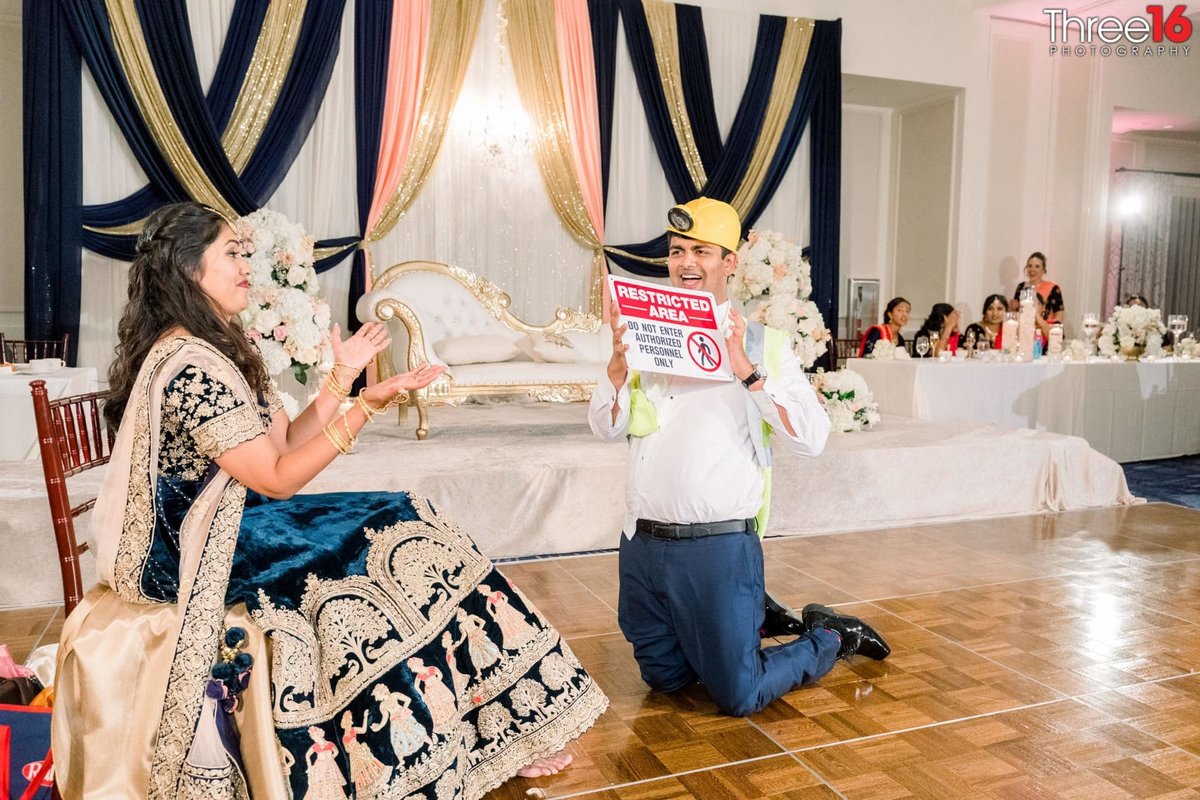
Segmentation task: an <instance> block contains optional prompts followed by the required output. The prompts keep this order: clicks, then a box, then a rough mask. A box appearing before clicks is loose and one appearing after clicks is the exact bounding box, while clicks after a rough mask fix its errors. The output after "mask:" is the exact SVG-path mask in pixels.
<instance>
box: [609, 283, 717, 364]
mask: <svg viewBox="0 0 1200 800" xmlns="http://www.w3.org/2000/svg"><path fill="white" fill-rule="evenodd" d="M608 285H609V289H610V291H611V292H612V298H613V302H614V303H615V308H616V310H617V311H618V312H619V313H620V315H621V322H622V323H623V324H625V325H628V326H629V331H628V332H627V333H626V334H625V337H624V339H623V340H622V341H624V342H625V343H626V344H628V345H629V352H628V353H626V354H625V357H626V359H627V360H628V362H629V367H630V369H636V370H640V371H642V372H663V373H666V374H668V375H681V376H684V377H688V378H707V379H709V380H715V381H730V380H733V373H732V372H731V371H730V369H729V357H728V355H726V353H725V337H724V336H723V335H722V334H721V331H720V330H719V328H718V326H717V317H716V308H717V304H716V301H715V300H714V299H713V296H712V294H711V293H709V292H697V291H693V290H691V289H676V288H674V287H671V286H660V285H658V284H656V283H646V282H645V281H635V280H631V279H630V278H619V277H617V276H615V275H610V276H608Z"/></svg>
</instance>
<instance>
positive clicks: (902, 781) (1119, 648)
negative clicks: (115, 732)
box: [0, 504, 1200, 800]
mask: <svg viewBox="0 0 1200 800" xmlns="http://www.w3.org/2000/svg"><path fill="white" fill-rule="evenodd" d="M1198 532H1200V511H1194V510H1191V509H1185V508H1181V507H1178V506H1173V505H1165V504H1150V505H1139V506H1129V507H1121V508H1110V509H1102V510H1093V511H1073V512H1064V513H1058V514H1040V515H1029V516H1022V517H1012V518H1007V519H1005V520H1003V521H1002V522H1001V523H997V522H995V521H988V522H984V521H975V522H959V523H953V524H942V525H927V526H912V527H905V528H888V529H882V530H874V531H862V532H852V533H842V534H836V535H814V536H807V537H796V538H791V539H775V540H769V541H768V542H767V543H766V553H767V580H768V584H769V585H770V586H771V587H772V588H773V589H774V590H775V591H776V592H778V593H779V594H781V595H782V597H783V598H784V599H786V600H787V601H788V602H790V603H793V604H795V605H802V604H804V603H806V602H811V601H822V602H826V603H831V604H836V605H838V606H839V607H840V608H842V609H845V610H847V611H850V612H852V613H855V614H859V615H861V616H863V617H865V618H867V619H868V620H870V621H871V622H872V624H874V625H875V626H876V627H878V629H879V630H880V631H881V632H882V633H883V634H884V635H885V636H886V637H887V639H888V641H889V642H890V643H891V646H892V656H891V658H889V659H887V660H886V661H883V662H875V661H870V660H867V659H863V658H857V659H855V660H854V661H852V662H851V663H844V662H842V663H839V664H838V665H837V666H836V667H835V668H834V670H833V672H831V673H830V674H829V675H827V676H826V677H825V678H824V679H822V680H821V681H819V682H818V683H816V684H814V685H811V686H806V687H803V688H800V689H797V690H795V691H793V692H791V693H790V694H787V695H785V696H784V697H782V698H780V699H779V700H777V701H776V702H774V703H772V704H771V705H770V706H768V707H767V708H766V709H765V710H763V711H762V712H760V713H758V714H755V715H753V716H751V717H749V718H746V719H733V718H729V717H723V716H720V715H718V714H717V713H716V709H715V708H714V706H713V704H712V702H711V701H710V700H709V699H708V696H707V695H706V694H705V691H704V690H703V689H702V688H700V687H698V686H693V687H690V688H688V689H685V690H684V691H682V692H680V693H678V694H675V695H670V696H661V695H652V694H650V693H649V692H648V691H647V689H646V687H645V686H644V685H643V684H642V682H641V680H640V679H639V678H638V672H637V667H636V665H635V663H634V661H633V655H632V651H631V649H630V646H629V645H628V644H627V643H626V642H625V640H624V639H623V638H622V636H621V634H620V632H619V631H618V629H617V621H616V612H615V610H614V609H615V608H616V602H617V570H616V556H615V555H611V554H604V555H599V556H584V557H573V558H555V559H545V560H540V561H526V562H520V563H515V564H509V565H506V566H505V567H504V568H503V569H504V571H505V572H506V573H507V574H508V575H509V576H510V577H511V578H512V579H513V580H514V581H516V582H517V583H518V585H519V586H520V587H521V589H522V590H523V591H524V592H525V593H526V595H527V596H529V597H530V598H531V599H532V600H533V601H534V602H535V603H536V604H537V605H538V606H539V607H540V608H541V609H542V611H543V612H544V613H545V615H546V616H547V617H548V618H549V619H550V620H551V622H553V623H554V624H555V625H557V626H558V627H559V629H560V630H561V631H562V633H563V634H564V636H565V637H566V638H567V639H568V641H569V642H570V645H571V647H572V648H574V650H575V652H576V653H577V654H578V655H579V657H580V659H581V660H582V661H583V663H584V666H586V667H587V668H588V670H590V671H591V673H592V675H593V676H594V677H595V678H596V680H597V682H598V683H599V684H600V686H601V687H603V689H604V690H605V691H606V692H607V693H608V695H609V697H610V698H611V699H612V706H611V709H610V710H609V711H608V712H607V713H606V714H605V715H604V716H603V717H602V718H601V719H600V721H599V723H598V724H597V725H596V727H594V728H593V729H592V730H590V731H588V732H587V733H586V734H585V735H584V736H583V737H582V738H581V739H579V740H578V741H576V742H575V743H574V744H573V745H572V746H571V752H572V753H573V754H574V757H575V762H574V764H573V765H572V766H571V767H570V768H569V769H568V770H566V771H565V772H563V773H562V774H560V775H557V776H553V777H548V778H538V779H531V780H520V779H518V780H514V781H510V782H509V783H508V784H506V785H505V786H503V787H501V788H500V789H499V790H497V791H495V792H493V793H492V795H490V797H491V798H497V799H498V798H510V799H511V800H518V798H525V797H527V794H526V793H527V792H528V791H529V790H531V789H537V790H539V792H540V794H537V793H535V794H536V796H541V797H554V798H561V797H590V798H604V799H605V800H616V799H617V798H622V799H629V800H632V799H634V798H639V799H640V798H646V799H647V800H649V799H651V798H653V799H654V800H663V799H665V798H698V799H699V800H714V799H715V798H735V799H736V798H838V797H844V798H938V799H939V800H940V799H942V798H1029V797H1038V798H1047V797H1063V798H1118V797H1119V798H1150V797H1155V798H1177V797H1178V798H1181V797H1195V796H1196V792H1197V791H1198V790H1200V537H1198V536H1197V533H1198ZM61 624H62V619H61V609H59V608H53V607H48V608H41V609H23V610H19V611H7V612H0V642H7V643H8V644H9V645H10V646H12V647H13V649H14V655H15V656H16V658H17V659H18V660H22V659H23V658H24V657H25V655H26V653H27V652H28V651H29V650H30V649H31V648H33V647H34V646H35V645H37V644H38V643H39V642H43V643H45V642H51V641H54V640H55V639H56V637H57V635H58V630H59V628H60V627H61Z"/></svg>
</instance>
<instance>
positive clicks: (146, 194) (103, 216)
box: [83, 0, 271, 261]
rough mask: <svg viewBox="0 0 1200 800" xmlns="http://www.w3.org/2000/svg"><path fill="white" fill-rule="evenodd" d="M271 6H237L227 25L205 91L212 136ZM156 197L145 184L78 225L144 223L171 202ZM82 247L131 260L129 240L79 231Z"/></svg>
mask: <svg viewBox="0 0 1200 800" xmlns="http://www.w3.org/2000/svg"><path fill="white" fill-rule="evenodd" d="M270 2H271V0H237V3H236V4H235V5H234V7H233V14H232V16H231V17H230V20H229V31H228V33H227V34H226V36H225V44H224V45H223V46H222V48H221V59H220V61H218V62H217V69H216V72H215V73H214V75H213V80H212V83H211V84H210V85H209V88H208V97H207V98H206V99H207V102H208V109H209V113H210V114H211V115H212V120H213V125H214V127H216V129H217V130H221V131H223V130H225V126H226V125H227V124H228V123H229V118H230V117H231V116H232V115H233V109H234V106H235V104H236V103H237V97H238V92H239V90H240V89H241V86H242V81H243V79H244V77H245V75H246V70H247V69H248V68H249V66H250V59H251V57H252V56H253V55H254V45H255V43H256V42H257V40H258V32H259V31H260V30H261V29H262V23H263V19H264V18H265V17H266V14H267V8H268V7H269V6H270ZM178 199H182V198H168V197H166V196H164V195H163V194H162V192H160V191H159V190H158V189H157V188H156V187H155V186H154V184H153V183H148V184H146V185H145V186H143V187H142V188H141V189H139V190H137V191H136V192H134V193H133V194H131V195H129V196H128V197H124V198H122V199H120V200H114V201H112V202H109V203H99V204H96V205H90V206H84V207H83V224H84V225H87V226H90V227H94V228H112V227H117V226H120V225H128V224H130V223H133V222H136V221H137V220H139V219H144V218H145V217H146V216H147V215H148V214H149V213H150V212H151V211H153V210H154V209H156V208H158V207H159V206H161V205H164V204H166V203H168V202H171V201H172V200H178ZM83 245H84V247H86V248H88V249H89V250H91V251H93V252H96V253H99V254H101V255H104V256H108V257H109V258H120V259H123V260H126V261H128V260H129V259H131V258H132V257H133V241H132V237H122V236H109V235H106V234H102V233H97V232H95V231H84V234H83Z"/></svg>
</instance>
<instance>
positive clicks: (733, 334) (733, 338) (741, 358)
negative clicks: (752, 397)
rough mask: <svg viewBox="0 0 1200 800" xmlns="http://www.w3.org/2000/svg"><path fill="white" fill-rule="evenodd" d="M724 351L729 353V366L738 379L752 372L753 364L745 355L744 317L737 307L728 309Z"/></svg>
mask: <svg viewBox="0 0 1200 800" xmlns="http://www.w3.org/2000/svg"><path fill="white" fill-rule="evenodd" d="M725 351H726V352H727V353H729V368H730V369H731V370H733V374H734V377H736V378H737V379H738V380H739V381H740V380H742V379H743V378H746V377H749V375H750V373H751V372H754V364H752V363H751V362H750V357H749V356H747V355H746V318H745V317H743V316H742V315H741V314H739V313H738V311H737V309H735V308H730V309H729V333H727V334H725Z"/></svg>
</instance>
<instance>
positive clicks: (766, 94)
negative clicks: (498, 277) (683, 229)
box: [608, 3, 787, 277]
mask: <svg viewBox="0 0 1200 800" xmlns="http://www.w3.org/2000/svg"><path fill="white" fill-rule="evenodd" d="M638 15H640V17H641V24H637V22H636V21H635V22H634V23H633V24H632V25H630V24H628V23H627V25H626V36H627V37H628V35H629V31H630V29H631V28H632V30H634V32H635V33H634V35H638V36H640V35H641V33H640V32H639V31H642V30H644V31H645V41H644V42H642V43H641V44H640V45H639V47H648V48H650V53H649V57H648V58H643V59H640V61H639V60H635V61H634V72H635V77H637V78H638V89H639V92H640V94H641V97H642V105H643V107H645V108H646V119H647V122H648V124H649V125H650V131H651V136H652V138H653V139H654V141H655V149H656V150H657V151H658V152H659V153H660V154H661V153H662V152H663V150H667V149H669V150H670V151H671V152H672V153H673V154H674V156H677V157H678V161H679V163H680V164H682V163H683V155H682V153H680V151H679V144H678V140H677V139H676V137H675V131H674V128H673V127H672V125H671V122H670V116H669V112H668V110H667V107H666V100H665V98H664V97H663V94H662V90H661V80H660V79H659V75H658V63H657V61H656V60H655V59H654V58H653V42H651V41H650V40H649V29H648V28H646V27H645V16H644V11H643V10H642V6H641V4H640V3H639V4H636V5H634V6H633V10H632V12H630V11H629V10H628V9H626V8H622V18H623V19H625V20H630V19H631V18H633V17H635V16H638ZM689 24H691V25H695V24H698V23H695V21H692V22H691V23H689ZM786 25H787V22H786V20H785V19H784V18H783V17H776V16H770V15H763V16H761V17H760V18H759V25H758V38H757V41H756V42H755V46H754V60H753V63H752V65H751V69H750V75H749V77H748V78H747V81H746V88H745V90H744V91H743V92H742V100H741V102H740V103H739V104H738V110H737V114H736V115H735V116H734V120H733V125H732V126H731V127H730V131H729V136H728V137H727V139H726V141H725V143H724V145H723V146H722V147H721V149H720V153H719V155H718V156H717V158H716V160H715V163H713V164H709V165H706V172H707V173H708V181H707V183H706V184H705V185H704V187H703V188H701V190H700V191H698V192H697V191H696V189H695V188H694V185H693V184H692V182H691V177H690V175H688V174H687V172H686V167H685V166H684V167H677V166H676V165H675V161H676V159H675V158H674V157H673V158H672V160H671V162H670V163H666V162H664V163H662V167H663V172H664V173H665V174H666V175H667V183H668V185H670V186H671V187H672V188H671V191H672V194H674V195H675V198H676V202H685V201H687V200H691V199H692V198H694V197H698V196H704V197H713V198H716V199H718V200H725V201H729V200H732V199H733V196H734V193H735V192H736V191H737V189H738V186H740V185H741V182H742V180H743V179H744V178H745V175H746V171H747V169H749V166H750V158H751V156H752V155H753V152H754V145H755V143H756V142H757V141H758V137H759V134H760V132H761V131H762V126H763V121H764V119H765V118H766V113H767V105H768V102H769V100H770V96H771V86H772V85H773V83H774V80H775V70H776V67H777V66H778V64H779V53H780V49H781V48H782V45H783V36H784V31H785V29H786ZM689 35H691V36H695V35H696V34H695V32H694V31H693V32H691V33H689ZM680 42H681V46H680V49H681V51H682V50H688V49H694V47H695V43H693V42H690V41H689V42H688V43H687V44H684V42H685V40H684V39H683V37H682V35H681V36H680ZM701 44H703V41H701ZM633 47H634V45H633V43H632V42H630V49H631V51H632V49H633ZM680 58H681V59H682V55H681V56H680ZM689 63H692V64H701V63H703V64H704V65H705V67H706V68H707V63H708V59H707V57H705V58H704V59H703V62H701V61H700V60H699V59H692V60H691V61H690V62H689ZM640 69H648V70H652V72H650V73H649V74H647V75H639V74H638V72H639V70H640ZM707 80H708V79H707V77H706V78H705V79H703V80H701V79H698V78H695V79H693V78H686V77H685V78H684V83H685V86H686V85H687V84H688V83H691V84H693V85H697V86H701V85H705V84H706V83H707ZM653 87H658V91H653V90H652V88H653ZM692 96H693V97H694V98H696V100H697V102H704V103H706V104H707V105H708V107H709V112H711V116H712V117H713V119H715V117H716V111H715V108H714V107H713V106H714V103H713V97H712V89H711V85H710V84H709V89H708V92H707V95H705V94H704V93H703V92H699V91H696V92H692ZM659 104H661V107H659ZM690 116H691V113H690V112H689V117H690ZM696 116H697V118H702V117H704V116H708V114H707V113H706V114H697V115H696ZM664 120H665V121H664ZM714 125H715V123H714ZM680 169H682V170H683V172H681V173H680V172H677V170H680ZM673 172H674V173H675V174H674V178H672V177H671V176H672V174H673ZM679 182H686V187H685V188H686V191H685V192H684V193H683V194H682V195H680V193H679V191H677V190H676V188H675V185H676V183H679ZM665 218H666V209H663V220H664V224H665ZM751 224H753V220H752V219H749V218H747V219H743V220H742V225H743V227H745V228H748V227H749V226H750V225H751ZM618 248H619V249H620V250H623V251H625V252H627V253H630V254H631V255H633V256H638V257H641V258H661V257H663V256H665V255H666V252H667V237H666V235H665V234H659V235H658V236H656V237H655V238H653V239H651V240H649V241H646V242H640V243H636V244H623V245H618ZM608 257H609V258H610V259H612V260H613V261H614V262H615V263H617V264H618V265H620V266H621V267H622V268H624V269H625V270H627V271H628V272H632V273H633V274H635V275H641V276H645V277H663V276H665V275H666V274H667V272H666V268H665V267H660V266H657V265H655V264H650V263H647V262H645V261H640V260H638V258H630V257H627V256H624V255H622V254H618V253H613V252H611V251H610V252H609V253H608Z"/></svg>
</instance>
